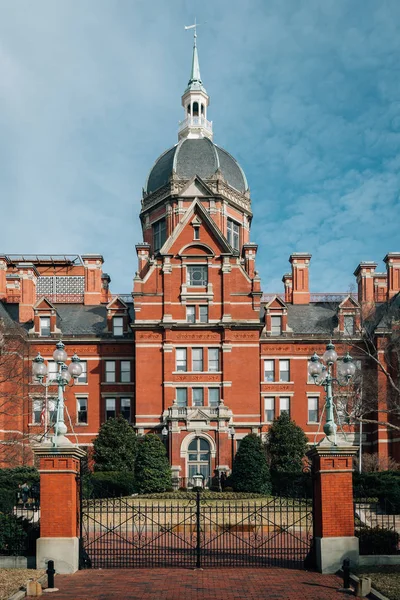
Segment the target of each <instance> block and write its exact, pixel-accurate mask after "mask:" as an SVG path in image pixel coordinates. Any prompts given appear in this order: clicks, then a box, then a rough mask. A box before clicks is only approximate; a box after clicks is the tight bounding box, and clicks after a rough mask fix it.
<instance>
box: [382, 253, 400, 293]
mask: <svg viewBox="0 0 400 600" xmlns="http://www.w3.org/2000/svg"><path fill="white" fill-rule="evenodd" d="M383 262H385V263H386V272H387V299H388V300H390V299H391V298H393V296H395V295H396V294H397V293H398V292H400V252H388V254H386V256H385V258H384V259H383Z"/></svg>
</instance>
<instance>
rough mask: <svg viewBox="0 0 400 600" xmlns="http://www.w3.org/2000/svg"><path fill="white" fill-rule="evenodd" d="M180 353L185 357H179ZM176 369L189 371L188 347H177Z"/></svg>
mask: <svg viewBox="0 0 400 600" xmlns="http://www.w3.org/2000/svg"><path fill="white" fill-rule="evenodd" d="M179 353H182V356H184V358H179ZM182 367H183V368H182ZM175 369H176V370H177V371H181V372H182V371H183V372H185V371H187V348H176V349H175Z"/></svg>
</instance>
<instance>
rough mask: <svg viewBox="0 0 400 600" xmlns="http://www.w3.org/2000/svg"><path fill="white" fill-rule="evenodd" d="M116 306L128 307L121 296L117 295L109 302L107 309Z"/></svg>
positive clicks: (118, 308)
mask: <svg viewBox="0 0 400 600" xmlns="http://www.w3.org/2000/svg"><path fill="white" fill-rule="evenodd" d="M111 308H114V309H116V310H127V309H128V307H127V305H126V304H125V302H124V301H123V300H122V299H121V298H120V297H119V296H116V297H115V298H113V299H112V300H111V301H110V302H109V303H108V304H107V310H110V309H111Z"/></svg>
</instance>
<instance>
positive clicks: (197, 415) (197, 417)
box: [188, 409, 210, 421]
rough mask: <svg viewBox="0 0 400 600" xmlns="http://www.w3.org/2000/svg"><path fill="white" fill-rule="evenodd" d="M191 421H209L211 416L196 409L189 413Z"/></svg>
mask: <svg viewBox="0 0 400 600" xmlns="http://www.w3.org/2000/svg"><path fill="white" fill-rule="evenodd" d="M188 418H189V420H190V421H209V420H210V416H209V415H207V414H206V413H205V412H203V411H202V410H200V409H196V410H194V411H193V412H192V413H190V414H189V415H188Z"/></svg>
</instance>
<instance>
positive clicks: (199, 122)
mask: <svg viewBox="0 0 400 600" xmlns="http://www.w3.org/2000/svg"><path fill="white" fill-rule="evenodd" d="M186 127H203V128H204V129H206V130H207V131H209V132H212V121H208V120H207V119H206V118H205V117H201V116H200V117H191V116H188V117H186V119H184V120H183V121H180V122H179V130H178V131H179V133H180V132H181V131H183V130H184V129H186Z"/></svg>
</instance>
